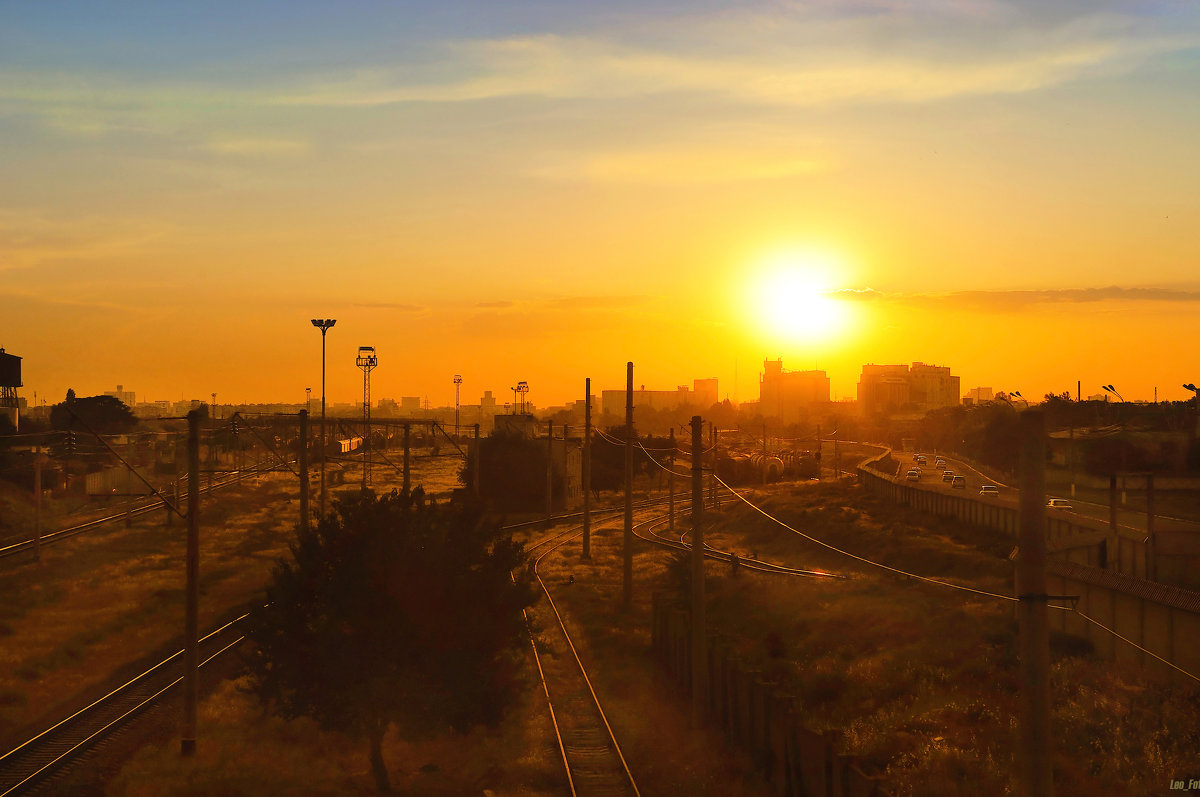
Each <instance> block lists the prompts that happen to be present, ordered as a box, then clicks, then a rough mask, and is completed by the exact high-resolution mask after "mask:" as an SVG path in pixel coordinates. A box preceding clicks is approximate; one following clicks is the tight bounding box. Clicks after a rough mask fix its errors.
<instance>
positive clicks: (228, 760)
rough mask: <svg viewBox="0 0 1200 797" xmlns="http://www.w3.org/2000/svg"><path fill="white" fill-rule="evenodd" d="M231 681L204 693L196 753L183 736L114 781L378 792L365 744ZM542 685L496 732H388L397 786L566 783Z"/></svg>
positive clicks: (152, 791)
mask: <svg viewBox="0 0 1200 797" xmlns="http://www.w3.org/2000/svg"><path fill="white" fill-rule="evenodd" d="M243 687H244V684H243V682H241V681H228V682H225V683H224V684H222V685H221V686H220V687H219V688H218V689H217V690H216V692H215V693H214V694H213V695H212V696H210V697H209V698H207V699H206V700H204V701H203V702H202V704H201V707H200V712H199V718H198V727H199V728H200V730H201V734H200V738H199V739H198V744H197V754H196V755H195V757H193V758H187V759H184V758H181V757H180V756H179V754H178V751H177V749H176V747H175V743H174V742H171V743H164V744H162V745H153V746H148V747H145V748H143V749H141V750H140V751H138V752H137V753H136V754H135V755H134V756H133V757H132V758H131V759H130V760H129V761H127V762H126V763H125V766H124V768H123V769H122V770H121V772H120V774H118V775H117V776H116V777H115V778H114V779H113V780H112V781H111V782H110V783H109V785H108V789H107V792H106V793H107V794H111V795H114V796H115V795H128V797H190V796H191V795H196V796H197V797H199V795H213V794H226V795H235V794H245V795H250V794H254V795H258V794H270V795H305V797H308V795H314V796H320V795H334V794H337V795H347V794H348V795H354V794H362V795H366V794H376V793H377V792H376V789H375V786H374V780H373V778H372V776H371V773H370V770H369V766H368V763H367V753H366V744H365V742H364V743H358V742H355V741H353V740H351V739H348V738H347V737H345V736H342V735H340V734H333V733H326V732H323V731H321V730H320V729H319V728H318V727H317V726H316V725H315V724H314V723H313V722H311V721H309V720H306V719H299V720H294V721H290V722H289V721H284V720H281V719H279V718H278V717H275V716H273V715H271V714H270V713H268V712H264V711H263V710H262V708H261V707H260V706H259V704H258V702H257V700H256V698H254V697H253V696H251V695H248V694H246V693H245V692H243V691H242V688H243ZM538 698H540V691H538V692H535V691H533V690H530V692H529V693H528V694H527V695H526V697H525V699H524V700H523V701H522V702H521V703H520V704H519V705H518V706H517V707H516V708H515V709H514V710H513V711H512V713H511V714H510V717H509V719H508V721H507V722H506V723H505V724H504V726H503V728H501V729H500V730H498V731H496V732H489V731H486V730H484V729H477V730H475V731H473V732H472V733H470V734H467V735H465V736H454V735H449V734H447V735H443V736H437V737H435V738H431V739H428V740H425V741H422V742H415V743H414V742H406V741H404V740H402V739H399V738H397V737H396V736H395V734H389V735H388V737H387V738H386V739H385V741H384V749H383V754H384V760H385V761H386V762H387V764H388V768H389V770H390V773H391V779H392V787H393V788H394V789H395V790H396V791H398V792H400V793H409V794H422V795H459V794H483V793H484V790H485V789H487V790H490V791H491V793H492V794H494V795H496V796H497V797H505V796H506V795H528V796H529V797H537V795H551V794H558V793H560V792H561V788H560V784H561V781H562V778H561V775H560V770H559V765H558V762H557V760H556V759H555V758H554V754H555V751H554V750H552V748H551V747H550V744H549V740H550V739H551V738H552V734H551V731H550V729H549V727H548V725H549V723H548V721H547V720H546V718H545V711H544V709H543V707H542V705H541V704H540V702H539V700H538Z"/></svg>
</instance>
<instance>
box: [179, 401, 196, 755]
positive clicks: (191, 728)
mask: <svg viewBox="0 0 1200 797" xmlns="http://www.w3.org/2000/svg"><path fill="white" fill-rule="evenodd" d="M187 419H188V525H187V564H186V568H185V569H186V581H187V599H186V606H185V609H184V619H183V644H184V652H183V738H182V739H181V740H180V744H179V751H180V753H182V754H183V755H185V756H190V755H194V754H195V752H196V702H197V698H198V696H199V684H198V679H197V675H198V672H197V671H198V670H199V668H200V648H199V646H200V642H199V637H200V632H199V628H200V620H199V618H200V411H199V410H192V411H191V412H189V413H188V414H187Z"/></svg>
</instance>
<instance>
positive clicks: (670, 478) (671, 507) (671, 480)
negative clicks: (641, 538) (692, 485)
mask: <svg viewBox="0 0 1200 797" xmlns="http://www.w3.org/2000/svg"><path fill="white" fill-rule="evenodd" d="M670 461H671V469H670V470H668V471H667V528H669V529H670V530H671V531H674V530H675V427H674V426H672V427H671V460H670Z"/></svg>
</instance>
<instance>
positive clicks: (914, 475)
mask: <svg viewBox="0 0 1200 797" xmlns="http://www.w3.org/2000/svg"><path fill="white" fill-rule="evenodd" d="M904 478H906V479H908V480H909V481H910V482H919V481H921V471H919V470H917V469H916V468H913V469H912V470H910V471H909V472H908V473H906V474H905V475H904Z"/></svg>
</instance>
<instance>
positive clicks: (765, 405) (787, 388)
mask: <svg viewBox="0 0 1200 797" xmlns="http://www.w3.org/2000/svg"><path fill="white" fill-rule="evenodd" d="M828 403H829V376H828V375H826V373H825V372H824V371H785V370H783V359H782V358H779V359H776V360H763V374H762V378H761V379H760V380H759V383H758V409H759V412H761V413H762V415H763V417H765V418H781V419H784V420H794V419H795V418H796V417H797V416H798V415H799V414H800V412H801V409H802V408H806V407H812V406H814V405H816V404H828Z"/></svg>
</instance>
